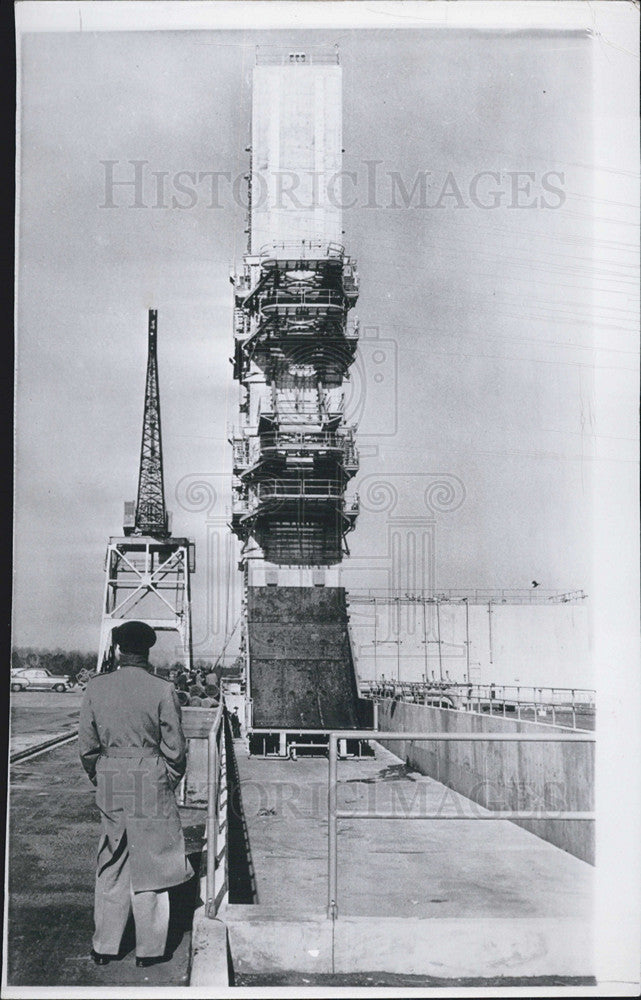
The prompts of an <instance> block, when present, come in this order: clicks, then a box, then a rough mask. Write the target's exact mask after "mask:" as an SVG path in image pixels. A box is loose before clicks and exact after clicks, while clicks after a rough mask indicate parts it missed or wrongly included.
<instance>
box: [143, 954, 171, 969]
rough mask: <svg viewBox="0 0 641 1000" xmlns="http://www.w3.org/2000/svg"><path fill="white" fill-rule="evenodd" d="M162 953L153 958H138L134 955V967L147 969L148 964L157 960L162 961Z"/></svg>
mask: <svg viewBox="0 0 641 1000" xmlns="http://www.w3.org/2000/svg"><path fill="white" fill-rule="evenodd" d="M164 961H165V956H164V955H155V956H154V957H153V958H151V957H150V958H138V957H136V968H138V969H148V968H149V966H150V965H157V964H158V962H164Z"/></svg>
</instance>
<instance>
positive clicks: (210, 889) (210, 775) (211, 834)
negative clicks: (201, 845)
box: [205, 698, 225, 918]
mask: <svg viewBox="0 0 641 1000" xmlns="http://www.w3.org/2000/svg"><path fill="white" fill-rule="evenodd" d="M223 719H224V703H223V700H222V698H221V700H220V704H219V706H218V709H217V711H216V715H215V716H214V721H213V723H212V727H211V729H210V730H209V736H208V737H207V876H206V883H205V884H206V896H207V899H206V901H205V913H206V915H207V916H208V917H211V918H214V917H215V916H216V913H217V912H218V906H219V900H218V898H217V895H216V862H217V860H218V828H219V819H220V792H221V784H222V782H221V770H222V768H221V765H222V763H223V761H224V759H225V746H224V739H223V744H222V746H221V747H220V748H219V746H218V743H219V737H220V734H221V732H222V733H223V737H224V728H223Z"/></svg>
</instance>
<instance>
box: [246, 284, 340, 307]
mask: <svg viewBox="0 0 641 1000" xmlns="http://www.w3.org/2000/svg"><path fill="white" fill-rule="evenodd" d="M281 307H283V308H286V309H327V308H335V309H341V310H342V309H344V307H345V296H344V295H342V294H341V292H332V291H325V290H322V289H319V290H317V291H316V290H312V291H309V292H297V291H294V290H293V291H291V292H264V293H263V294H262V295H261V296H260V308H261V310H263V311H265V310H266V309H272V308H281Z"/></svg>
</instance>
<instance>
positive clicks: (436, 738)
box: [327, 729, 595, 920]
mask: <svg viewBox="0 0 641 1000" xmlns="http://www.w3.org/2000/svg"><path fill="white" fill-rule="evenodd" d="M374 735H375V738H376V741H377V742H382V741H388V742H391V741H404V742H413V741H415V742H441V743H449V742H461V743H463V742H472V743H479V742H495V743H516V742H523V743H594V742H595V737H594V735H593V734H592V733H563V734H561V733H552V734H550V735H548V734H547V733H546V734H545V735H544V734H542V733H413V732H408V733H403V732H397V731H395V732H387V733H386V732H376V733H375V734H374V733H373V732H372V730H368V729H365V730H361V731H358V730H349V729H348V730H341V731H336V732H332V733H329V769H328V791H327V815H328V824H327V826H328V831H327V916H328V917H329V918H330V919H331V920H335V919H336V917H337V916H338V820H339V819H350V820H357V819H380V820H391V819H394V820H398V819H410V820H416V819H419V820H456V819H459V820H461V819H462V820H470V819H473V820H530V821H531V820H582V821H592V820H594V818H595V817H594V812H587V811H586V812H581V811H565V812H561V811H560V810H559V811H554V812H544V811H542V810H522V809H512V810H503V809H502V810H496V811H495V812H485V813H478V812H476V813H469V814H467V815H466V814H463V815H462V814H461V813H460V812H457V813H441V812H429V813H428V812H423V813H410V814H405V815H403V814H399V813H398V812H394V811H386V812H383V811H380V812H364V811H361V812H358V811H354V810H352V809H339V808H338V741H339V740H371V739H373V738H374Z"/></svg>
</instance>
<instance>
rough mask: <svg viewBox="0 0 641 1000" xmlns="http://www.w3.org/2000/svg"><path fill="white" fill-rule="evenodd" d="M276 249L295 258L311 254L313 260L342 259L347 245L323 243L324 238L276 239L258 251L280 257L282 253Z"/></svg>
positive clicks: (261, 254) (301, 258) (304, 257)
mask: <svg viewBox="0 0 641 1000" xmlns="http://www.w3.org/2000/svg"><path fill="white" fill-rule="evenodd" d="M274 251H285V253H286V254H287V257H288V259H293V260H305V259H306V258H307V257H309V256H311V257H312V259H313V260H318V259H319V257H320V258H321V259H322V258H323V257H330V258H332V259H333V260H342V259H343V257H344V255H345V247H344V246H343V245H342V244H340V243H323V241H322V240H274V241H273V243H264V244H263V246H262V247H261V248H260V250H259V251H258V256H259V257H268V258H270V257H280V253H275V252H274Z"/></svg>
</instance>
